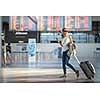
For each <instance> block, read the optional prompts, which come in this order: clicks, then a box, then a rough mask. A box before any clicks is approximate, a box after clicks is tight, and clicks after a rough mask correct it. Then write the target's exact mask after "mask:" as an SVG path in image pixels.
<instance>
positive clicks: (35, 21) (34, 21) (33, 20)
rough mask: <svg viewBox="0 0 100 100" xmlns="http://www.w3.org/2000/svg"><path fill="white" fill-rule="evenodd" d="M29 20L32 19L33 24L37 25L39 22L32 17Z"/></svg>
mask: <svg viewBox="0 0 100 100" xmlns="http://www.w3.org/2000/svg"><path fill="white" fill-rule="evenodd" d="M28 18H30V19H31V21H32V22H33V23H35V24H37V20H35V19H33V18H32V17H31V16H28Z"/></svg>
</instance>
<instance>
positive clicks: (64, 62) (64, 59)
mask: <svg viewBox="0 0 100 100" xmlns="http://www.w3.org/2000/svg"><path fill="white" fill-rule="evenodd" d="M67 52H68V50H66V51H64V52H63V55H62V66H63V72H64V74H66V65H67V66H68V67H70V68H71V69H72V70H73V71H74V72H76V69H75V68H74V67H73V66H72V65H71V64H70V63H69V60H70V57H69V56H68V55H67Z"/></svg>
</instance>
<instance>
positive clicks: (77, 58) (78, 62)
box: [74, 55, 80, 65]
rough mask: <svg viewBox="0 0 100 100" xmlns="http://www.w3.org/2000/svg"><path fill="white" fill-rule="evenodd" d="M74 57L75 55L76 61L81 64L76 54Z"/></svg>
mask: <svg viewBox="0 0 100 100" xmlns="http://www.w3.org/2000/svg"><path fill="white" fill-rule="evenodd" d="M74 57H75V59H76V61H77V62H78V64H79V65H80V61H79V59H78V58H77V56H76V55H74Z"/></svg>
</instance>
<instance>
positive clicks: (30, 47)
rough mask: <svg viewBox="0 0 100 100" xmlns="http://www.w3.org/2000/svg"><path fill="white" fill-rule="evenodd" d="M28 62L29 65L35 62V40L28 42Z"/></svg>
mask: <svg viewBox="0 0 100 100" xmlns="http://www.w3.org/2000/svg"><path fill="white" fill-rule="evenodd" d="M28 62H29V64H34V63H35V62H36V39H29V40H28Z"/></svg>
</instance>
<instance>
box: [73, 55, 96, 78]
mask: <svg viewBox="0 0 100 100" xmlns="http://www.w3.org/2000/svg"><path fill="white" fill-rule="evenodd" d="M74 56H75V58H76V60H77V62H78V64H79V65H80V67H81V69H82V71H83V72H84V74H85V75H86V77H87V78H88V79H92V78H94V75H95V68H94V66H93V65H92V64H91V63H90V62H89V61H84V62H80V61H79V60H78V58H77V56H76V55H74Z"/></svg>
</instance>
